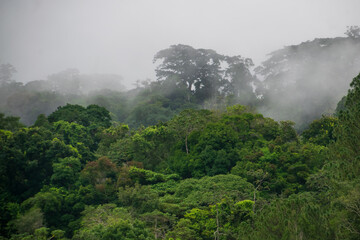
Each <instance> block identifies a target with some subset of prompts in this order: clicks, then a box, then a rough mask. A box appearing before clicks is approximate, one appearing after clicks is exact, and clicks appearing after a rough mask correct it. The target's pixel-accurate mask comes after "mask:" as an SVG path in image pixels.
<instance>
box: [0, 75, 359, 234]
mask: <svg viewBox="0 0 360 240" xmlns="http://www.w3.org/2000/svg"><path fill="white" fill-rule="evenodd" d="M359 86H360V75H359V76H357V77H356V78H354V80H353V82H352V84H351V89H350V90H349V93H348V95H347V98H346V103H345V106H346V108H345V110H343V111H341V112H340V113H339V118H336V117H325V116H324V117H323V118H321V119H319V120H316V121H314V122H313V123H312V124H310V125H309V127H308V128H307V129H306V130H305V131H304V132H303V133H302V135H301V136H298V134H297V133H296V131H295V130H294V123H293V122H291V121H282V122H276V121H274V120H272V119H270V118H265V117H263V116H262V115H261V114H258V113H256V112H254V111H253V110H252V109H251V108H248V107H244V106H241V105H234V106H232V107H228V108H227V109H226V111H222V112H221V111H210V110H191V109H188V110H185V111H182V112H181V113H180V114H178V115H176V116H175V117H173V118H172V119H171V120H169V121H167V122H163V123H158V124H157V125H152V126H148V127H140V128H138V129H137V130H130V128H129V127H128V126H127V125H125V124H120V123H113V124H112V125H111V117H110V113H109V112H108V111H107V110H106V109H105V108H102V107H99V106H97V105H90V106H88V107H86V108H84V107H81V106H79V105H70V104H68V105H66V106H65V107H60V108H58V109H57V110H56V111H55V112H53V113H52V114H50V115H49V116H48V117H45V116H44V115H40V116H39V117H38V120H37V121H36V124H35V125H34V126H31V127H24V126H23V125H21V124H19V122H18V120H19V119H18V118H12V117H6V118H5V117H4V116H2V119H3V120H2V122H3V124H2V125H1V128H2V129H1V130H0V137H1V138H0V139H1V155H0V156H1V165H0V171H1V174H0V176H1V185H0V187H1V203H0V204H1V205H0V210H1V219H0V221H1V222H0V223H1V229H0V230H1V235H2V236H3V237H8V238H10V239H47V238H52V239H70V238H71V239H214V238H215V239H295V238H303V239H357V238H358V237H359V235H358V232H359V231H360V229H359V228H358V226H359V222H360V215H359V214H358V211H357V208H358V207H359V202H360V201H359V199H360V198H359V196H360V194H359V191H358V190H357V189H358V186H359V178H358V176H359V171H360V170H359V169H360V165H359V161H358V160H359V159H358V157H359V155H360V154H359V153H358V151H359V149H360V146H359V144H360V140H359V136H360V133H359V132H358V129H359V126H358V119H360V115H359V113H360V105H359V104H360V101H359V99H360V95H359V94H360V87H359Z"/></svg>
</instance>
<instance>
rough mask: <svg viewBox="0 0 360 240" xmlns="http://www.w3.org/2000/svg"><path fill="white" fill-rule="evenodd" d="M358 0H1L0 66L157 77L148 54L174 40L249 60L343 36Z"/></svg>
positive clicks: (29, 72) (27, 73)
mask: <svg viewBox="0 0 360 240" xmlns="http://www.w3.org/2000/svg"><path fill="white" fill-rule="evenodd" d="M359 9H360V0H246V1H245V0H222V1H220V0H217V1H215V0H0V63H11V64H13V65H14V66H15V67H16V69H17V70H18V73H17V74H16V76H15V78H16V80H18V81H22V82H28V81H31V80H35V79H45V78H46V76H47V75H49V74H52V73H56V72H59V71H62V70H65V69H67V68H77V69H79V70H80V72H81V73H86V74H87V73H114V74H119V75H122V76H123V77H124V80H125V81H126V85H127V86H131V83H132V82H134V81H135V80H137V79H145V78H151V79H154V78H155V74H154V68H155V66H154V64H153V63H152V60H153V56H154V55H155V53H156V52H158V51H159V50H161V49H165V48H167V47H169V46H170V45H173V44H178V43H181V44H187V45H191V46H193V47H195V48H209V49H214V50H216V51H217V52H218V53H221V54H226V55H241V56H243V57H250V58H252V59H253V60H254V62H255V64H260V63H261V61H263V60H265V58H266V54H267V53H269V52H271V51H273V50H276V49H279V48H281V47H283V46H286V45H292V44H299V43H301V42H303V41H307V40H313V39H314V38H317V37H336V36H344V34H343V33H344V32H345V31H346V26H349V25H360V14H359Z"/></svg>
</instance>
